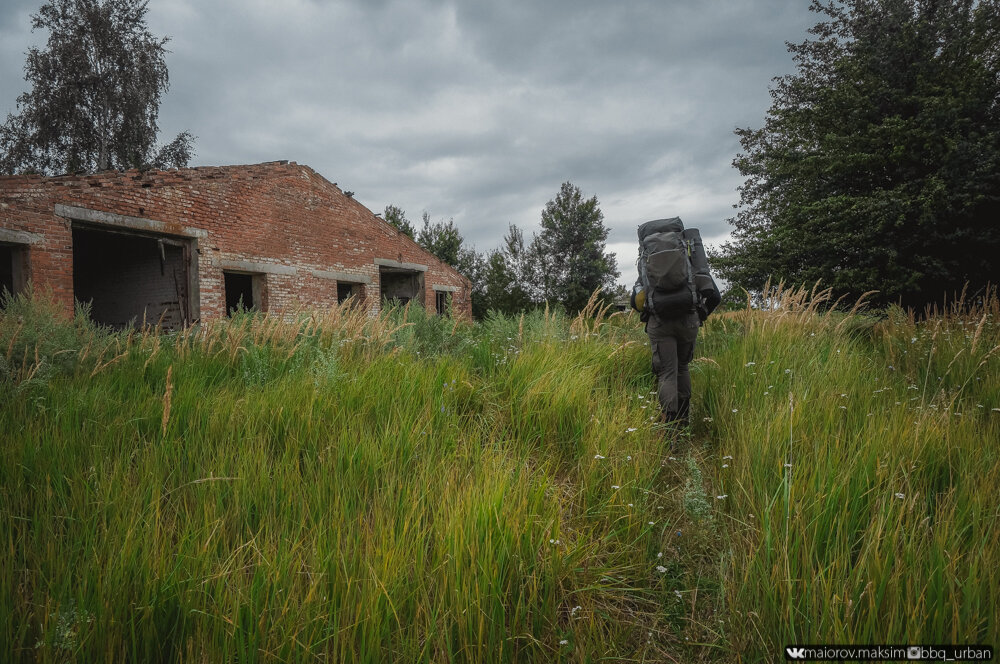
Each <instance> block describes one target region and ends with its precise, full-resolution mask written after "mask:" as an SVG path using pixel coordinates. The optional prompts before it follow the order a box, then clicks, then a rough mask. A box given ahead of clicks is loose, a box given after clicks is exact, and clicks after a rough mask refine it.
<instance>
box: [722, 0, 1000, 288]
mask: <svg viewBox="0 0 1000 664" xmlns="http://www.w3.org/2000/svg"><path fill="white" fill-rule="evenodd" d="M811 9H812V10H813V11H815V12H817V13H819V14H821V15H822V16H823V17H824V18H823V19H822V20H821V21H820V22H819V23H818V24H817V25H816V26H815V27H813V28H812V29H811V30H810V34H811V35H812V38H811V39H809V40H807V41H805V42H803V43H801V44H790V45H789V50H790V51H791V52H792V53H793V54H794V59H795V62H796V64H797V71H796V72H795V73H793V74H790V75H788V76H784V77H780V78H776V79H775V81H774V82H775V85H774V87H773V88H772V91H771V96H772V99H773V102H772V105H771V108H770V110H769V111H768V112H767V115H766V119H765V122H764V126H763V127H762V128H760V129H749V128H747V129H738V130H737V132H736V133H737V135H738V136H739V138H740V142H741V145H742V148H743V152H742V153H741V154H740V155H738V156H737V158H736V159H735V161H734V165H735V166H736V167H737V168H738V169H739V171H740V173H741V174H742V175H743V176H744V177H745V182H744V184H743V186H742V187H741V189H740V194H741V198H740V205H739V208H740V209H739V212H738V213H737V216H736V217H735V218H734V219H731V220H730V221H731V223H732V224H733V225H734V227H735V228H734V231H733V237H734V240H733V242H731V243H729V244H726V245H725V246H724V247H723V249H722V251H721V252H720V253H719V254H717V255H715V256H713V259H714V262H715V265H716V267H717V268H718V269H719V271H720V273H721V275H722V276H723V277H725V278H726V279H728V280H730V281H732V282H734V283H736V284H738V285H740V286H743V287H746V288H749V289H760V288H761V287H762V286H763V285H764V283H765V281H766V280H767V279H768V278H769V277H773V278H775V279H784V280H786V281H790V282H796V283H802V282H805V283H812V282H814V281H816V280H822V281H823V282H824V283H825V284H826V285H827V286H832V287H833V288H834V289H835V291H837V292H840V293H845V294H854V295H856V294H859V293H860V292H863V291H867V290H878V291H880V293H879V296H878V298H877V299H878V300H879V301H881V302H891V301H897V300H902V302H903V303H904V304H912V305H919V304H922V303H924V302H927V301H929V300H934V299H937V298H938V297H940V296H941V294H942V293H945V292H952V291H955V290H959V289H961V288H962V286H963V284H964V283H965V282H966V281H968V282H971V284H972V285H973V286H979V285H982V284H984V283H986V282H987V281H988V280H989V279H990V278H993V279H994V280H995V279H996V275H997V274H1000V224H998V221H997V220H998V218H1000V101H998V100H1000V0H978V1H977V0H875V1H873V0H833V1H831V2H822V3H821V2H819V1H817V0H814V1H813V4H812V6H811Z"/></svg>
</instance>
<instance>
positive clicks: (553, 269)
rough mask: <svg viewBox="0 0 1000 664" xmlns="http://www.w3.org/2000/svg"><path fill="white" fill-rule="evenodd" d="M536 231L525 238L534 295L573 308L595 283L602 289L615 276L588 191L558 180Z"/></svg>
mask: <svg viewBox="0 0 1000 664" xmlns="http://www.w3.org/2000/svg"><path fill="white" fill-rule="evenodd" d="M541 226H542V228H541V232H539V233H538V234H536V235H535V236H534V237H533V238H532V241H531V246H530V247H529V249H528V256H527V257H526V260H527V262H528V264H529V265H530V272H531V277H532V280H531V282H530V286H533V289H534V293H533V295H534V296H535V299H536V300H539V301H547V302H552V303H555V302H559V303H562V304H563V305H564V306H565V307H566V309H567V310H569V311H570V312H576V311H579V310H580V309H582V308H583V307H584V305H585V304H586V303H587V300H588V299H589V298H590V296H591V294H592V293H593V292H594V290H596V289H597V288H602V289H604V291H605V292H606V293H607V292H609V291H610V289H611V288H612V287H613V286H614V284H615V279H616V278H617V277H618V276H619V274H620V273H619V272H618V268H617V265H616V262H615V255H614V254H613V253H605V247H606V243H607V239H608V228H607V227H606V226H605V225H604V213H603V212H601V208H600V207H599V204H598V202H597V197H596V196H593V197H591V198H589V199H587V200H584V198H583V194H582V193H581V191H580V188H579V187H577V186H576V185H573V184H572V183H570V182H564V183H563V184H562V186H561V187H560V189H559V193H558V194H557V195H556V197H555V199H553V200H551V201H549V202H548V203H546V205H545V209H543V210H542V223H541Z"/></svg>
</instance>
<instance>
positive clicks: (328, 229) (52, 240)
mask: <svg viewBox="0 0 1000 664" xmlns="http://www.w3.org/2000/svg"><path fill="white" fill-rule="evenodd" d="M68 210H69V211H68ZM79 210H83V211H84V212H82V213H81V212H79ZM89 211H92V212H93V213H94V214H90V212H89ZM115 215H120V216H121V218H119V217H116V216H115ZM74 221H75V222H76V223H80V222H87V223H91V224H93V225H94V226H93V227H104V226H106V225H107V224H112V226H118V227H128V228H131V229H133V230H138V231H139V232H144V233H156V234H160V235H162V236H165V237H171V238H177V239H183V238H188V241H190V243H191V246H192V247H195V246H196V253H195V262H196V264H197V272H198V275H197V280H196V281H197V284H196V285H197V289H196V290H197V296H196V297H197V301H196V303H195V304H196V305H197V308H198V310H199V313H200V316H201V318H213V317H219V316H224V315H225V292H224V284H223V271H224V270H231V271H243V272H252V273H262V274H263V275H264V277H263V278H264V280H265V282H266V304H267V309H268V310H270V311H277V312H281V311H285V310H289V309H291V308H294V307H296V306H308V307H323V306H330V305H333V304H336V302H337V282H338V281H351V282H358V283H363V284H364V287H363V290H364V293H365V302H366V303H367V305H368V306H371V307H372V308H373V309H376V308H377V307H378V305H379V302H380V299H381V298H380V291H379V284H380V281H379V274H380V270H379V268H380V263H381V264H382V265H386V264H393V265H396V266H397V268H398V267H399V266H400V265H401V266H403V267H404V268H406V267H409V268H417V267H422V266H426V271H425V272H424V291H425V296H424V302H425V303H429V306H431V307H433V303H434V301H435V297H434V293H435V287H437V288H438V289H441V288H444V289H448V290H449V291H452V294H453V296H454V301H455V311H456V312H458V314H459V315H463V316H468V315H470V313H471V303H470V300H469V291H470V284H469V281H468V279H466V278H465V277H463V276H462V275H460V274H459V273H458V272H456V271H455V270H454V269H452V268H451V267H450V266H448V265H446V264H444V263H442V262H441V261H439V260H438V259H436V258H435V257H434V256H432V255H431V254H429V253H427V252H426V251H424V250H423V249H422V248H421V247H420V246H419V245H417V243H416V242H414V241H413V240H411V239H410V238H409V237H407V236H406V235H404V234H402V233H400V232H399V231H397V230H396V229H395V228H394V227H393V226H391V225H390V224H388V223H386V222H384V221H382V220H381V219H379V218H377V217H375V215H374V214H372V212H371V211H370V210H368V209H367V208H366V207H364V206H363V205H361V204H360V203H358V202H357V201H356V200H354V199H353V198H351V197H348V196H345V195H344V194H343V192H342V191H341V190H340V189H339V188H338V187H337V186H336V185H334V184H332V183H330V182H328V181H327V180H326V179H324V178H323V177H322V176H320V175H319V174H317V173H316V172H315V171H313V170H312V169H311V168H309V167H308V166H301V165H299V164H296V163H294V162H291V163H288V162H272V163H266V164H256V165H249V166H218V167H199V168H186V169H175V170H169V171H146V172H139V171H126V172H109V173H100V174H96V175H87V176H60V177H51V178H46V177H40V176H11V177H0V241H3V242H16V243H23V246H27V247H28V252H27V253H28V273H29V275H30V278H31V279H32V281H33V282H34V283H35V284H36V285H40V286H43V287H48V288H51V289H52V292H53V294H54V295H55V297H57V298H58V299H59V300H60V301H62V302H63V303H64V304H65V307H66V311H67V312H68V313H69V312H72V307H73V295H74V293H73V235H72V226H73V223H74ZM376 261H380V263H379V262H376ZM387 261H388V262H389V263H387Z"/></svg>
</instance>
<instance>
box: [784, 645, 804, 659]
mask: <svg viewBox="0 0 1000 664" xmlns="http://www.w3.org/2000/svg"><path fill="white" fill-rule="evenodd" d="M785 654H787V655H788V656H789V657H790V658H791V659H805V656H806V649H805V648H787V647H786V648H785Z"/></svg>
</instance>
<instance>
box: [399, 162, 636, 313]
mask: <svg viewBox="0 0 1000 664" xmlns="http://www.w3.org/2000/svg"><path fill="white" fill-rule="evenodd" d="M384 219H385V220H386V221H388V222H389V223H390V224H392V225H393V226H395V227H396V228H398V229H399V230H400V231H401V232H403V233H405V234H407V235H409V236H410V237H411V238H413V239H414V240H416V241H417V243H418V244H420V246H422V247H423V248H424V249H426V250H427V251H429V252H430V253H432V254H434V255H435V256H437V257H438V258H439V259H441V260H442V261H444V262H445V263H447V264H449V265H451V266H452V267H454V268H455V269H457V270H458V271H459V272H461V273H462V274H464V275H465V276H466V277H468V278H469V280H470V281H471V282H472V314H473V316H474V317H475V318H483V317H484V316H486V315H487V314H488V313H489V312H490V311H496V312H499V313H504V314H516V313H519V312H522V311H525V310H526V309H531V308H534V307H542V306H546V305H560V306H562V307H564V308H565V309H566V310H567V311H569V312H577V311H580V310H581V309H582V308H583V307H584V306H585V305H586V303H587V300H588V299H589V298H590V296H591V294H592V293H593V292H594V291H595V290H597V289H601V291H602V297H603V298H604V299H605V300H608V299H610V298H612V297H614V296H616V295H623V294H624V292H623V291H624V289H623V288H620V287H618V286H616V283H615V280H616V279H617V278H618V277H619V276H620V273H619V271H618V268H617V264H616V261H615V255H614V254H613V253H609V252H607V251H606V247H607V239H608V232H609V229H608V227H607V226H605V225H604V213H603V212H601V208H600V205H599V203H598V201H597V197H596V196H592V197H591V198H588V199H585V198H584V196H583V193H582V192H581V190H580V188H579V187H577V186H576V185H574V184H572V183H570V182H564V183H563V184H562V186H561V187H560V189H559V192H558V193H557V194H556V196H555V198H553V199H552V200H550V201H549V202H548V203H546V204H545V207H544V208H543V210H542V213H541V228H540V230H539V232H537V233H534V234H532V238H531V241H530V242H528V243H525V239H524V233H523V231H521V230H520V229H519V228H518V227H517V226H516V225H514V224H510V225H509V226H508V228H507V234H506V235H505V236H504V238H503V243H502V244H501V246H500V247H499V248H497V249H492V250H489V251H486V252H478V251H476V250H475V249H474V248H471V247H468V246H466V244H465V240H464V238H463V237H462V235H461V233H460V232H459V231H458V228H457V227H456V226H455V222H454V220H453V219H449V220H448V221H446V222H445V221H438V222H431V220H430V215H429V214H428V213H427V212H426V211H425V212H424V213H423V215H422V219H423V225H422V226H421V227H420V228H419V230H418V229H415V228H414V226H413V224H412V223H411V222H410V221H409V220H408V219H407V218H406V214H405V212H404V211H403V210H401V209H400V208H398V207H396V206H395V205H387V206H386V207H385V210H384ZM619 291H622V292H619Z"/></svg>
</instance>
